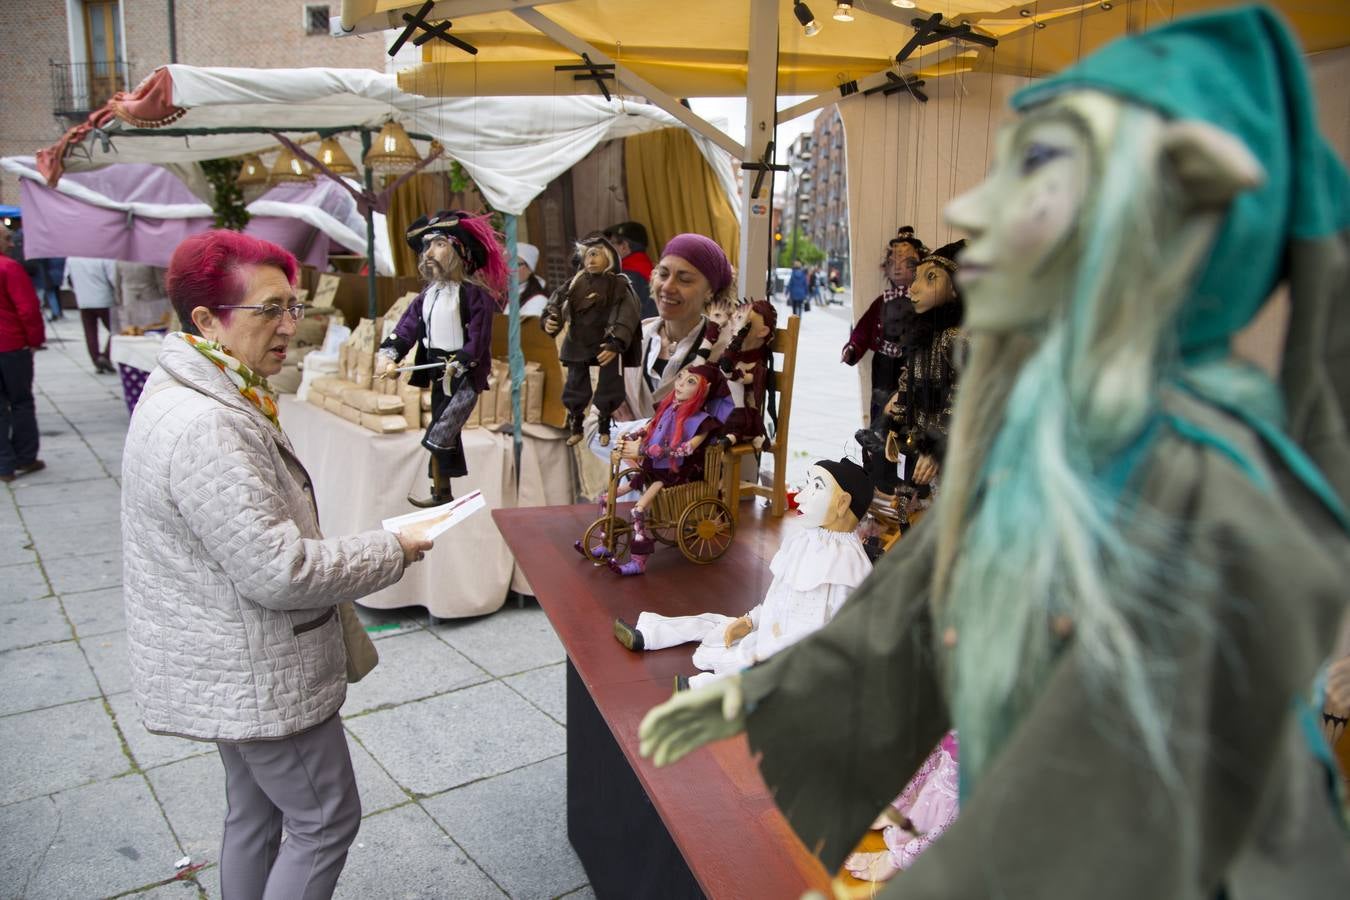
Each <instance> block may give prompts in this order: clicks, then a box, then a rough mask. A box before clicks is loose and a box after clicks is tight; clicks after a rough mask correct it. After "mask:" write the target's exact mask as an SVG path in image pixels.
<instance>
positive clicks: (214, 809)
mask: <svg viewBox="0 0 1350 900" xmlns="http://www.w3.org/2000/svg"><path fill="white" fill-rule="evenodd" d="M145 777H146V778H148V779H150V784H152V785H153V786H154V788H155V796H156V797H158V798H159V803H160V806H162V807H163V808H164V815H165V816H167V817H168V819H169V824H170V825H172V826H173V832H174V834H176V835H178V841H179V843H180V844H181V845H182V847H183V853H185V854H186V855H188V856H191V857H192V861H193V862H212V863H214V862H218V861H219V860H220V835H221V830H222V828H223V826H224V822H225V767H224V766H223V765H221V762H220V754H219V753H217V752H215V750H214V748H212V752H211V753H208V754H206V755H204V756H194V757H191V758H189V759H184V760H180V761H179V762H175V763H170V764H168V765H167V766H159V767H157V768H154V769H150V770H149V771H147V772H146V773H145ZM203 883H205V880H204V882H203Z"/></svg>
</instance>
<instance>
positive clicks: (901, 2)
mask: <svg viewBox="0 0 1350 900" xmlns="http://www.w3.org/2000/svg"><path fill="white" fill-rule="evenodd" d="M891 6H898V7H900V8H901V9H913V8H914V6H915V3H914V0H891Z"/></svg>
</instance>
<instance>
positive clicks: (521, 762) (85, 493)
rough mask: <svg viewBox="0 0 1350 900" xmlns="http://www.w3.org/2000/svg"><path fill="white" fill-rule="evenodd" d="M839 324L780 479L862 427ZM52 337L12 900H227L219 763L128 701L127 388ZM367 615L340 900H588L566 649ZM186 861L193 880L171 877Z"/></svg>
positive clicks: (11, 509) (3, 492)
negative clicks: (576, 839)
mask: <svg viewBox="0 0 1350 900" xmlns="http://www.w3.org/2000/svg"><path fill="white" fill-rule="evenodd" d="M848 315H849V308H848V306H847V305H845V306H843V307H833V308H830V309H825V310H816V311H813V312H812V313H810V314H808V315H807V316H806V317H805V320H804V323H803V331H802V342H801V350H802V352H801V364H800V368H799V371H798V380H797V395H796V408H795V411H794V415H793V422H792V428H791V432H792V433H791V444H792V448H793V453H792V465H791V467H790V469H789V477H790V478H795V477H799V476H800V473H801V472H802V471H803V470H804V468H805V466H806V465H807V464H808V463H809V462H810V461H811V460H813V459H815V458H819V457H821V456H829V457H836V458H837V457H838V456H839V455H841V454H842V453H844V452H846V451H848V450H849V444H850V438H851V435H852V434H853V431H854V429H856V428H857V427H858V402H857V381H856V378H854V376H853V374H852V370H849V369H846V368H845V367H843V366H841V365H840V364H839V363H838V354H839V348H840V346H842V344H843V342H844V339H845V338H846V337H847V331H848ZM48 333H49V344H48V346H49V349H48V350H46V351H43V352H41V353H39V354H38V355H37V383H36V391H37V394H38V401H37V402H38V424H39V427H40V429H41V431H42V452H41V456H42V458H43V460H45V461H46V463H47V469H46V470H45V471H43V472H40V473H37V474H35V475H31V476H27V477H24V478H20V479H18V480H17V481H15V482H13V483H12V484H9V485H0V772H3V773H4V775H3V777H0V897H5V898H10V897H24V898H35V900H36V898H54V900H72V898H85V897H112V896H123V895H133V896H136V897H146V898H150V897H153V898H194V897H195V898H215V897H218V896H219V891H218V876H217V871H216V868H215V863H216V860H217V857H218V854H219V840H220V829H221V820H222V818H223V815H224V787H223V771H222V768H221V764H220V760H219V757H218V756H217V755H216V752H215V748H214V746H213V745H211V744H203V743H197V742H193V741H187V740H181V739H177V738H167V737H158V736H154V735H151V734H149V733H148V732H146V731H145V729H144V728H143V727H142V726H141V724H140V722H139V720H138V719H137V717H136V713H135V708H134V704H133V702H132V699H131V694H130V692H129V690H128V688H129V683H128V666H127V659H126V652H127V651H126V637H125V631H124V627H125V626H124V620H123V612H122V595H121V585H120V583H121V575H122V561H121V523H120V509H119V485H118V478H119V475H120V470H121V454H122V445H123V441H124V438H125V434H126V428H127V420H128V417H127V411H126V408H125V405H124V403H123V401H122V397H121V389H120V384H119V382H118V380H117V378H116V377H115V376H108V375H103V376H96V375H94V374H93V370H92V366H91V365H90V363H89V360H88V358H87V356H86V354H85V351H84V343H83V339H82V337H81V335H80V329H79V325H78V322H77V321H74V320H73V315H72V314H68V315H67V317H66V319H65V320H64V321H63V322H61V323H58V325H57V326H55V327H52V326H49V331H48ZM853 450H854V452H855V453H856V445H855V446H853ZM363 616H364V618H365V619H366V620H367V625H368V627H369V628H370V630H371V635H372V637H374V638H375V639H376V640H377V642H378V643H377V646H378V647H379V650H380V656H381V663H380V666H379V667H378V668H377V669H376V670H375V672H373V673H372V674H371V675H370V676H369V677H367V678H366V679H365V680H364V681H362V682H361V683H360V684H356V685H352V686H351V689H350V691H349V695H348V698H347V702H346V705H345V706H344V707H343V709H342V714H343V718H344V721H345V724H346V729H347V737H348V742H349V744H350V746H351V752H352V758H353V761H354V763H355V767H356V778H357V782H358V784H359V786H360V791H361V803H362V807H363V810H364V815H365V818H364V820H363V822H362V825H361V831H360V834H359V835H358V836H357V839H356V843H355V845H353V847H352V850H351V854H350V856H349V858H348V861H347V866H346V869H345V870H344V873H343V876H342V879H341V880H340V881H339V883H338V890H337V896H338V897H347V898H362V900H377V898H378V900H384V898H405V897H407V898H412V897H417V898H431V897H445V898H449V897H454V898H479V897H484V898H486V897H502V896H509V897H513V898H536V897H537V898H551V897H561V896H567V897H576V898H583V897H589V896H593V894H592V893H591V891H590V889H589V887H588V886H587V884H586V881H587V879H586V874H585V872H584V871H583V870H582V868H581V865H580V863H579V862H578V861H577V859H576V856H575V855H574V854H573V852H572V849H571V847H570V846H569V844H568V842H567V835H566V815H565V797H564V795H565V782H566V779H565V766H566V759H565V727H566V709H565V703H564V695H563V650H562V646H561V644H560V643H559V642H558V640H557V638H556V637H555V636H554V634H553V631H552V629H551V628H550V627H549V624H548V620H547V619H546V618H545V616H544V614H543V612H542V611H541V610H540V609H539V608H538V606H536V605H535V604H534V603H532V602H529V601H527V602H525V603H524V604H523V605H517V604H516V603H515V602H509V603H508V604H507V605H506V606H505V607H504V608H503V609H502V610H501V611H500V612H498V613H496V614H494V615H491V616H486V617H483V618H478V619H468V620H458V621H450V622H435V623H433V622H430V621H428V617H427V615H426V612H425V611H424V610H422V609H421V608H411V609H407V610H399V611H393V612H386V613H369V612H365V613H363ZM185 856H186V857H190V858H191V861H192V864H193V865H199V864H201V865H203V867H202V868H200V869H197V870H195V872H193V874H192V875H191V876H190V877H188V878H185V879H175V873H176V870H175V863H176V862H177V861H178V860H179V859H180V858H182V857H185Z"/></svg>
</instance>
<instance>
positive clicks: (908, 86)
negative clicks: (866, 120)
mask: <svg viewBox="0 0 1350 900" xmlns="http://www.w3.org/2000/svg"><path fill="white" fill-rule="evenodd" d="M926 83H927V82H925V81H924V80H923V79H922V78H920V77H919V76H918V75H906V76H905V77H904V78H901V77H900V76H899V75H896V74H895V73H894V72H887V73H886V83H885V84H881V85H877V86H876V87H874V88H869V89H868V90H865V91H863V96H864V97H866V96H870V95H871V94H876V93H881V94H884V95H885V96H887V97H889V96H890V95H891V94H895V93H899V92H900V91H905V92H906V93H908V94H909V95H910V96H911V97H913V98H914V99H915V100H918V101H919V102H920V103H927V102H928V95H927V94H925V93H924V92H923V91H921V90H919V88H921V87H923V86H924V84H926Z"/></svg>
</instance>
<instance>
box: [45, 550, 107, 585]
mask: <svg viewBox="0 0 1350 900" xmlns="http://www.w3.org/2000/svg"><path fill="white" fill-rule="evenodd" d="M42 564H43V567H44V568H45V569H46V570H47V578H48V579H49V580H50V581H51V583H52V590H54V591H56V593H58V594H77V593H79V592H80V591H94V590H98V589H99V588H108V587H112V586H113V585H116V584H121V583H122V549H121V547H120V546H119V547H118V548H117V550H115V551H112V552H107V553H94V554H91V555H89V556H63V557H61V558H59V559H44V560H43V562H42Z"/></svg>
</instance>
